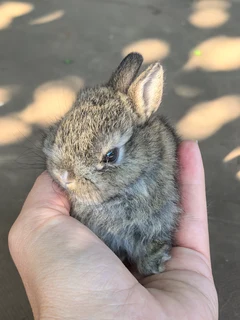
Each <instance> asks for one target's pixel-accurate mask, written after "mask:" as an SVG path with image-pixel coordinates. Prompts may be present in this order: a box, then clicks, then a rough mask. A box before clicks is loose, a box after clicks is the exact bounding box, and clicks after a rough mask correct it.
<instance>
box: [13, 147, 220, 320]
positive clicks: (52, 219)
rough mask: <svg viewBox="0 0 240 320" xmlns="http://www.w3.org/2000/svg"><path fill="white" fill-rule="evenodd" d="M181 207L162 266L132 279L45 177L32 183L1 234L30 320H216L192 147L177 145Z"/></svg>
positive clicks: (200, 179)
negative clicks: (4, 234)
mask: <svg viewBox="0 0 240 320" xmlns="http://www.w3.org/2000/svg"><path fill="white" fill-rule="evenodd" d="M179 161H180V167H181V170H180V186H181V199H182V207H183V210H184V213H183V215H182V219H181V223H180V229H179V231H178V232H177V234H176V245H177V246H176V247H174V248H173V250H172V259H171V260H170V261H169V262H168V263H167V265H166V271H165V272H163V273H161V274H158V275H153V276H150V277H146V278H143V279H141V280H139V281H138V280H137V279H136V278H135V277H134V276H133V275H132V274H131V273H130V271H129V270H128V269H127V268H126V267H125V266H124V265H123V264H122V262H121V261H120V260H119V259H118V258H117V257H116V256H115V255H114V253H113V252H112V251H111V250H110V249H109V248H108V247H107V246H105V244H104V243H102V241H101V240H99V239H98V238H97V237H96V236H95V235H94V234H93V233H92V232H91V231H90V230H89V229H87V228H86V227H85V226H84V225H82V224H81V223H80V222H79V221H77V220H76V219H74V218H72V217H70V216H69V209H70V207H69V203H68V201H67V199H66V197H65V196H64V194H63V193H62V192H61V191H60V190H59V189H58V188H57V186H56V185H55V184H53V182H52V180H51V179H50V178H49V176H48V175H47V174H46V173H44V174H42V175H41V176H40V177H39V178H38V179H37V181H36V183H35V184H34V186H33V188H32V190H31V192H30V194H29V196H28V198H27V200H26V202H25V204H24V206H23V208H22V211H21V213H20V215H19V217H18V218H17V220H16V222H15V223H14V225H13V227H12V229H11V231H10V234H9V248H10V252H11V255H12V258H13V260H14V262H15V264H16V266H17V269H18V271H19V273H20V276H21V278H22V281H23V284H24V286H25V289H26V292H27V295H28V298H29V301H30V304H31V307H32V310H33V314H34V318H35V319H41V320H42V319H116V320H117V319H121V320H124V319H126V320H127V319H144V320H147V319H149V320H152V319H164V320H165V319H171V320H174V319H181V320H182V319H184V320H185V319H191V320H200V319H201V320H217V319H218V300H217V293H216V289H215V286H214V282H213V278H212V271H211V262H210V254H209V238H208V223H207V211H206V199H205V183H204V170H203V166H202V160H201V155H200V151H199V148H198V146H197V144H196V143H194V142H183V143H182V144H181V146H180V150H179Z"/></svg>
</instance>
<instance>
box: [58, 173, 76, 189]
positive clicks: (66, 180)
mask: <svg viewBox="0 0 240 320" xmlns="http://www.w3.org/2000/svg"><path fill="white" fill-rule="evenodd" d="M61 180H62V183H63V184H64V185H66V186H69V185H70V184H72V183H73V182H74V178H73V177H72V176H71V175H70V174H69V172H68V171H64V172H63V173H62V174H61Z"/></svg>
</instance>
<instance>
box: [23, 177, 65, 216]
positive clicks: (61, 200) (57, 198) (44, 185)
mask: <svg viewBox="0 0 240 320" xmlns="http://www.w3.org/2000/svg"><path fill="white" fill-rule="evenodd" d="M44 207H47V208H49V209H52V210H50V211H54V210H56V211H58V212H59V213H62V214H66V215H69V211H70V204H69V201H68V199H67V197H66V195H65V194H64V192H63V191H62V190H61V189H60V188H59V187H58V186H57V185H56V184H55V183H54V182H53V180H52V179H51V177H50V176H49V175H48V173H47V172H43V173H42V174H41V175H40V176H39V177H38V178H37V180H36V181H35V183H34V185H33V187H32V190H31V191H30V193H29V195H28V197H27V199H26V201H25V203H24V206H23V209H22V214H27V213H28V212H29V211H33V210H37V209H39V208H44ZM48 214H49V213H48Z"/></svg>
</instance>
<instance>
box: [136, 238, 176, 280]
mask: <svg viewBox="0 0 240 320" xmlns="http://www.w3.org/2000/svg"><path fill="white" fill-rule="evenodd" d="M170 251H171V245H169V244H166V243H165V244H160V243H157V242H154V243H152V244H151V245H150V246H149V249H148V251H147V252H146V253H145V255H144V256H142V257H140V258H139V259H138V261H137V268H138V271H139V272H140V273H141V274H142V275H145V276H149V275H152V274H156V273H160V272H163V271H164V270H165V262H166V261H168V260H169V259H170V258H171V255H170Z"/></svg>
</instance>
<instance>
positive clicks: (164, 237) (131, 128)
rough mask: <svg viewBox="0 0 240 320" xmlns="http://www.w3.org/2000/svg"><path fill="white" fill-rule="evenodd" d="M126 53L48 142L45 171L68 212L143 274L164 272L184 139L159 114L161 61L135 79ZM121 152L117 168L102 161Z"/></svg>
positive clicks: (132, 58)
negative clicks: (67, 201) (68, 206)
mask: <svg viewBox="0 0 240 320" xmlns="http://www.w3.org/2000/svg"><path fill="white" fill-rule="evenodd" d="M141 64H142V56H141V55H139V54H137V53H132V54H129V55H128V56H127V57H126V58H125V59H124V60H123V61H122V62H121V64H120V65H119V67H118V68H117V70H116V71H115V72H114V73H113V75H112V77H111V79H110V81H109V82H108V83H107V84H106V85H103V86H99V87H95V88H90V89H85V90H82V91H81V92H80V93H79V94H78V97H77V100H76V102H75V104H74V106H73V108H72V109H71V110H70V111H69V112H68V113H67V114H66V115H65V116H64V117H63V119H61V120H60V122H59V123H57V124H56V125H54V126H53V127H52V128H50V130H49V132H48V134H47V137H46V139H45V141H44V152H45V154H46V156H47V168H48V172H49V173H50V175H51V176H52V178H53V179H54V180H55V181H56V182H57V183H58V184H59V185H60V186H62V187H63V188H64V189H66V191H67V194H68V195H69V198H70V200H71V203H72V211H71V215H72V216H74V217H76V218H77V219H78V220H80V221H81V222H82V223H83V224H85V225H86V226H87V227H89V228H90V229H91V230H92V231H93V232H94V233H95V234H96V235H97V236H98V237H99V238H100V239H102V240H103V241H104V242H105V243H106V244H107V245H108V246H109V247H110V248H111V249H112V250H113V251H114V252H115V253H116V254H117V255H118V256H119V257H120V258H121V259H122V260H124V259H125V258H127V259H128V260H129V261H130V262H132V263H134V264H136V266H137V268H138V271H139V272H140V273H141V274H144V275H149V274H154V273H158V272H161V271H162V270H164V262H165V261H166V260H168V259H169V258H170V255H169V253H170V249H171V244H172V236H173V233H174V231H175V230H176V227H177V221H178V216H179V212H180V210H179V205H178V201H179V195H178V185H177V179H176V175H177V169H178V166H177V147H178V143H179V138H178V137H177V135H176V133H175V131H174V130H173V128H172V127H171V126H170V125H169V124H168V123H167V121H166V120H165V119H164V118H163V117H161V116H159V115H157V114H156V113H155V111H157V109H158V107H159V104H160V102H161V98H162V88H163V70H162V67H161V65H160V64H159V63H155V64H153V65H151V66H150V67H149V68H148V69H147V70H146V71H144V72H143V73H142V74H140V76H138V77H136V76H137V73H138V71H139V68H140V66H141ZM115 147H118V148H119V150H120V151H119V163H117V164H116V163H115V164H111V163H103V157H104V155H105V154H106V153H107V152H108V151H109V150H111V149H113V148H115Z"/></svg>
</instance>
